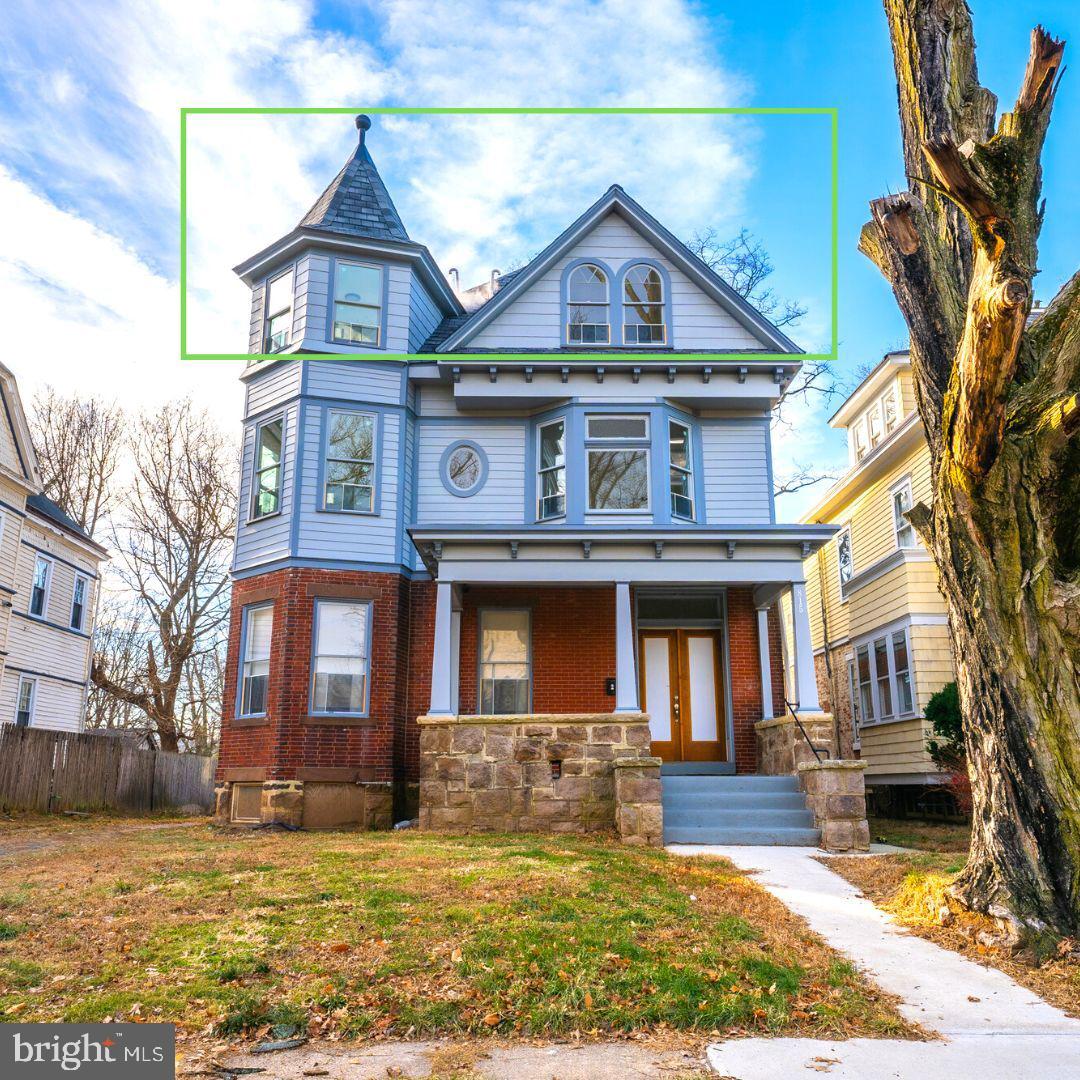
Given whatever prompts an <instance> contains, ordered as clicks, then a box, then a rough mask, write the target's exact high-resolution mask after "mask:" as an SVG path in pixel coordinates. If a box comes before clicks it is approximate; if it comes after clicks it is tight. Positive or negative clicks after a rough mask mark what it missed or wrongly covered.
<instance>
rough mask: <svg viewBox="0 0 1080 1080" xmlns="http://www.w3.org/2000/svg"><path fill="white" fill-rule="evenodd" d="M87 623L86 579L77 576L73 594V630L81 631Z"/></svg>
mask: <svg viewBox="0 0 1080 1080" xmlns="http://www.w3.org/2000/svg"><path fill="white" fill-rule="evenodd" d="M85 621H86V578H84V577H82V576H81V575H79V574H76V575H75V587H74V588H73V589H72V592H71V629H72V630H81V629H82V628H83V623H84V622H85Z"/></svg>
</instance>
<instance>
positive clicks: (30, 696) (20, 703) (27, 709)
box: [15, 675, 37, 727]
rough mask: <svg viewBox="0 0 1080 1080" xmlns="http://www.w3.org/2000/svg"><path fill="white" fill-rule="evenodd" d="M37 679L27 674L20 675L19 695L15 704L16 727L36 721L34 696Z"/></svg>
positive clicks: (25, 725) (27, 725)
mask: <svg viewBox="0 0 1080 1080" xmlns="http://www.w3.org/2000/svg"><path fill="white" fill-rule="evenodd" d="M36 695H37V680H36V679H31V678H30V677H29V676H27V675H20V676H19V697H18V700H17V702H16V704H15V725H16V727H29V726H30V725H31V724H32V723H33V722H34V698H35V697H36Z"/></svg>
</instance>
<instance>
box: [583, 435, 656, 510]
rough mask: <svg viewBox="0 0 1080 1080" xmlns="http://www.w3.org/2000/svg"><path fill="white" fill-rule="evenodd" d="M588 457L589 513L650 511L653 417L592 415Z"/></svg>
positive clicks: (587, 448)
mask: <svg viewBox="0 0 1080 1080" xmlns="http://www.w3.org/2000/svg"><path fill="white" fill-rule="evenodd" d="M586 423H587V442H586V457H587V459H588V470H589V502H588V508H589V510H599V511H647V510H648V509H649V417H648V416H647V415H644V414H642V415H634V416H617V415H608V414H602V415H596V416H590V417H588V418H587V420H586Z"/></svg>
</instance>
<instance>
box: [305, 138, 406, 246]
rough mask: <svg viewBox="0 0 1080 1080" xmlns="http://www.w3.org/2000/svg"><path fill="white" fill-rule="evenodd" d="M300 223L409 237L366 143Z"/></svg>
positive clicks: (375, 237)
mask: <svg viewBox="0 0 1080 1080" xmlns="http://www.w3.org/2000/svg"><path fill="white" fill-rule="evenodd" d="M300 227H301V228H303V229H325V230H326V231H327V232H336V233H343V234H345V235H346V236H360V237H364V238H365V239H368V240H408V239H409V234H408V233H407V232H406V231H405V226H404V225H403V224H402V222H401V218H400V217H399V216H398V212H397V209H396V208H395V206H394V202H393V200H392V199H391V198H390V193H389V192H388V191H387V190H386V185H385V184H384V183H383V182H382V177H381V176H380V175H379V170H378V169H376V168H375V162H374V161H372V160H371V155H370V154H369V153H368V151H367V147H366V146H365V145H364V144H363V143H360V145H359V146H358V147H357V148H356V153H354V154H353V156H352V157H351V158H349V160H348V161H347V162H346V163H345V167H344V168H343V169H342V170H341V172H339V173H338V174H337V176H335V177H334V179H333V180H332V181H331V182H330V186H329V187H328V188H327V189H326V190H325V191H324V192H323V193H322V194H321V195H320V196H319V198H318V200H317V201H316V203H315V205H314V206H313V207H312V208H311V209H310V210H309V211H308V212H307V213H306V214H305V215H304V216H303V218H302V219H301V221H300Z"/></svg>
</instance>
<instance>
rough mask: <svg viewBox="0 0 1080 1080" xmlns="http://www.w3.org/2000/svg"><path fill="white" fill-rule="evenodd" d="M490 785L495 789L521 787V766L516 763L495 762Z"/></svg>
mask: <svg viewBox="0 0 1080 1080" xmlns="http://www.w3.org/2000/svg"><path fill="white" fill-rule="evenodd" d="M493 772H494V775H493V778H492V784H493V786H494V787H497V788H517V787H521V766H520V765H519V764H518V763H517V762H516V761H497V762H495V765H494V770H493Z"/></svg>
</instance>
